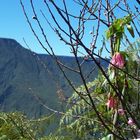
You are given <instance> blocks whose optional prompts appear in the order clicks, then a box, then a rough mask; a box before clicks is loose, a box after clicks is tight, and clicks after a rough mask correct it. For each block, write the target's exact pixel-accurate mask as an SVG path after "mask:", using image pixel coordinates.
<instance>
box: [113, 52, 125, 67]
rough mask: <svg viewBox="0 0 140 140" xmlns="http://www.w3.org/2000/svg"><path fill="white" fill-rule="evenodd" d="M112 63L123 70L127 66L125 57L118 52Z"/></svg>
mask: <svg viewBox="0 0 140 140" xmlns="http://www.w3.org/2000/svg"><path fill="white" fill-rule="evenodd" d="M111 63H112V64H113V65H115V66H116V67H119V68H123V67H124V65H125V60H124V56H123V55H122V54H121V53H119V52H116V53H115V54H114V55H113V57H112V59H111Z"/></svg>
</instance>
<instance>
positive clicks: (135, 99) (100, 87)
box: [60, 40, 140, 140]
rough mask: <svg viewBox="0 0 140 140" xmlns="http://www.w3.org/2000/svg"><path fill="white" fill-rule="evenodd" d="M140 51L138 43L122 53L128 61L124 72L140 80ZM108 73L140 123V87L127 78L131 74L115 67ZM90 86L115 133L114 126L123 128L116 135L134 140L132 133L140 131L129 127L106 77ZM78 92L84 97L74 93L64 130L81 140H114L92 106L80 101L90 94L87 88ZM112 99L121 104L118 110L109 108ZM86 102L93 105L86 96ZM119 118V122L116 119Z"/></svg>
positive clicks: (92, 94)
mask: <svg viewBox="0 0 140 140" xmlns="http://www.w3.org/2000/svg"><path fill="white" fill-rule="evenodd" d="M139 49H140V45H139V40H138V41H137V42H136V43H134V44H133V45H132V46H129V47H128V48H127V50H126V51H124V52H122V53H124V54H125V55H126V60H127V62H126V66H125V68H124V69H125V70H126V71H128V72H131V75H132V76H134V77H139V75H140V73H139V72H140V63H139V61H140V56H139V54H140V51H139ZM107 73H108V75H109V80H110V81H111V82H112V83H113V84H114V85H115V84H116V83H117V84H118V85H117V86H118V87H119V90H120V91H121V94H122V100H123V101H125V104H126V106H127V107H129V111H131V113H132V114H134V116H135V117H136V120H139V119H140V117H139V116H140V112H139V104H140V99H139V84H140V83H139V82H138V81H137V82H136V81H135V80H134V79H133V78H131V77H129V76H127V74H125V73H124V72H122V71H121V70H117V69H114V68H113V67H112V66H111V65H110V66H109V68H108V72H107ZM115 75H117V79H116V78H115ZM87 86H88V89H89V90H90V95H91V97H92V100H93V101H94V103H95V104H96V108H97V109H98V111H99V113H100V116H101V117H102V118H103V119H104V121H105V122H106V123H107V125H108V126H109V128H111V129H112V130H113V129H115V128H114V125H113V123H115V125H116V127H118V128H119V130H116V129H115V132H116V133H120V134H123V136H124V137H126V138H130V137H132V135H131V132H132V131H137V129H138V128H137V127H136V125H132V126H129V125H128V123H127V119H126V118H125V116H124V115H123V114H119V112H118V110H119V109H120V108H122V104H121V102H120V101H119V98H118V97H117V96H116V94H115V92H114V91H113V90H112V89H111V87H110V85H109V83H108V81H107V80H106V79H105V78H104V76H103V75H102V74H101V73H99V74H98V77H97V78H96V79H95V80H94V81H93V82H89V83H88V84H87ZM77 90H78V91H79V92H80V93H81V95H78V94H77V93H73V95H72V96H71V98H69V102H68V106H67V107H68V109H67V111H66V113H65V115H64V116H63V117H62V118H61V121H60V125H61V129H62V130H63V129H64V130H66V129H67V130H68V131H69V132H72V133H73V134H75V135H76V136H78V137H79V138H81V139H97V138H102V139H103V140H105V139H110V138H111V137H112V135H110V134H109V132H108V131H105V130H104V127H103V126H102V124H101V122H99V119H98V117H97V115H96V113H95V111H94V110H93V109H92V106H90V105H88V104H87V103H86V102H85V101H84V100H82V99H81V98H80V96H83V94H84V93H86V89H85V86H84V85H83V86H80V87H79V88H78V89H77ZM109 97H113V98H115V100H116V102H117V105H116V107H115V109H114V108H110V106H107V101H108V99H109ZM84 99H85V100H86V101H87V102H89V103H90V99H89V98H88V96H86V94H85V97H84ZM115 115H116V118H115V117H114V116H115ZM127 115H129V114H127ZM129 117H130V116H129ZM112 122H113V123H112ZM104 136H107V137H104Z"/></svg>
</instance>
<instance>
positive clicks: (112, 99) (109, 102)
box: [106, 97, 117, 108]
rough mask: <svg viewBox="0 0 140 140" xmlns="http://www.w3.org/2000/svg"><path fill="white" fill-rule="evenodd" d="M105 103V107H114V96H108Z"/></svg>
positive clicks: (115, 103) (115, 102)
mask: <svg viewBox="0 0 140 140" xmlns="http://www.w3.org/2000/svg"><path fill="white" fill-rule="evenodd" d="M106 105H107V107H109V108H115V107H116V105H117V101H116V99H115V98H113V97H110V98H109V99H108V101H107V103H106Z"/></svg>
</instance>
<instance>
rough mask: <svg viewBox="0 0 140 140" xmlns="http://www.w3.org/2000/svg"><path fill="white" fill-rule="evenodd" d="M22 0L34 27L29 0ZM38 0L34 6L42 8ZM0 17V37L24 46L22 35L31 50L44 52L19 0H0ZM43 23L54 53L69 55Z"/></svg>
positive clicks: (87, 43) (89, 38)
mask: <svg viewBox="0 0 140 140" xmlns="http://www.w3.org/2000/svg"><path fill="white" fill-rule="evenodd" d="M23 1H24V4H25V6H26V9H27V11H28V13H29V18H30V20H31V22H33V25H34V27H35V28H36V24H35V23H34V22H35V21H34V20H33V19H32V16H33V14H32V12H31V11H30V10H31V9H30V8H29V7H30V6H29V5H30V4H29V0H23ZM40 1H43V0H35V2H36V5H35V6H37V7H41V8H42V7H43V5H42V4H43V3H42V2H40ZM67 2H69V1H67ZM130 2H132V1H131V0H130ZM134 3H135V2H134ZM69 5H70V4H69ZM70 8H71V9H72V10H73V12H74V13H76V12H77V11H76V9H73V7H72V5H70ZM43 10H44V9H43ZM118 14H120V16H121V13H118ZM46 15H47V14H46ZM0 18H1V19H0V37H4V38H13V39H15V40H17V41H18V42H19V43H20V44H21V45H22V46H24V47H26V46H25V44H24V42H23V37H24V38H25V40H26V42H27V43H28V45H29V46H30V48H31V49H32V50H33V51H35V52H37V53H46V52H45V51H44V50H43V49H42V48H41V47H40V45H39V43H38V42H37V41H36V39H35V37H34V36H33V33H32V32H31V30H30V28H29V26H28V24H27V22H26V19H25V17H24V15H23V12H22V8H21V5H20V2H19V0H0ZM43 25H44V28H45V29H46V32H47V37H48V38H49V40H50V42H51V44H52V46H54V51H55V53H56V54H57V55H71V53H70V50H69V49H68V47H67V46H65V45H64V44H63V43H61V42H59V41H58V40H57V36H56V35H55V34H53V33H52V31H51V30H50V29H49V28H48V27H47V26H46V25H45V22H43ZM103 28H104V27H103ZM90 30H92V28H90V26H88V30H87V38H86V39H85V43H86V45H89V44H90V41H91V37H90V35H89V31H90ZM37 32H38V34H40V31H39V30H38V29H37ZM101 32H102V30H101V31H100V33H101ZM41 39H42V38H41ZM42 41H43V39H42ZM100 43H101V41H100V40H99V41H98V44H99V45H100ZM66 47H67V48H66Z"/></svg>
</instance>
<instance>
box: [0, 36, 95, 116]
mask: <svg viewBox="0 0 140 140" xmlns="http://www.w3.org/2000/svg"><path fill="white" fill-rule="evenodd" d="M0 58H1V59H0V77H1V78H0V111H5V112H7V111H8V112H9V111H21V112H24V113H25V114H27V115H28V116H29V117H39V116H41V115H44V114H48V113H50V111H48V110H46V109H45V108H44V107H43V106H42V105H41V104H40V103H39V102H38V101H37V100H36V99H35V96H39V97H40V98H41V99H42V100H43V102H44V103H46V104H47V105H48V106H49V107H50V108H53V109H55V110H61V103H60V102H61V101H60V100H59V97H58V95H57V91H59V90H62V91H64V94H65V96H70V94H71V92H72V89H71V88H70V86H69V84H68V83H67V81H66V80H65V78H64V76H63V74H62V72H61V71H60V69H59V68H58V66H57V64H56V62H55V61H54V59H53V58H51V56H49V55H45V54H37V53H34V52H31V51H30V50H28V49H26V48H23V47H22V46H21V45H20V44H19V43H18V42H17V41H16V40H14V39H7V38H0ZM57 58H58V59H59V60H60V61H61V62H62V63H64V64H65V65H67V66H69V67H73V68H77V65H76V61H75V58H74V57H71V56H68V57H67V56H57ZM79 59H80V61H82V60H83V58H79ZM93 65H94V64H93V62H88V63H85V64H84V65H83V66H82V69H83V71H84V72H85V74H86V73H88V72H89V71H90V70H91V69H92V68H93ZM63 70H64V71H65V73H66V74H67V75H68V77H69V78H70V80H71V81H72V82H73V84H74V85H76V86H79V85H81V84H82V81H81V79H80V76H79V75H78V74H76V73H74V72H71V71H70V70H67V69H66V68H64V69H63ZM95 76H97V68H96V69H95V71H94V72H93V73H92V74H91V76H90V79H88V81H91V80H93V79H94V78H95ZM34 95H35V96H34Z"/></svg>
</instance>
